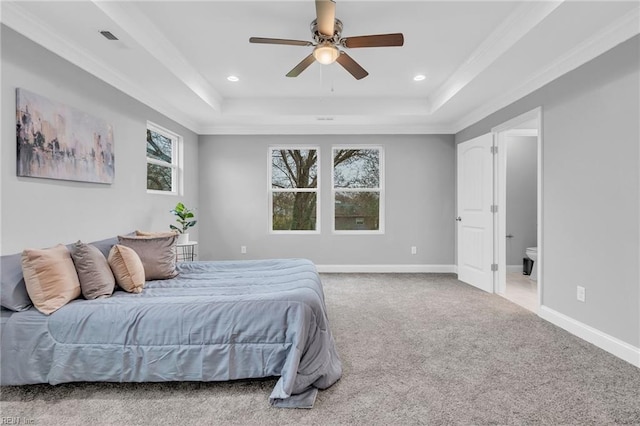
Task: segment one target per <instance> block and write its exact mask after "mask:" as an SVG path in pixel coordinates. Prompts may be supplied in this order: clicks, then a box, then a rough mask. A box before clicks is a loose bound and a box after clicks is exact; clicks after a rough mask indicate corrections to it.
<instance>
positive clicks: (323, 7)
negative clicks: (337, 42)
mask: <svg viewBox="0 0 640 426" xmlns="http://www.w3.org/2000/svg"><path fill="white" fill-rule="evenodd" d="M316 17H317V18H318V19H317V23H318V32H320V34H322V35H324V36H327V37H333V31H334V24H335V22H336V2H335V1H334V0H316Z"/></svg>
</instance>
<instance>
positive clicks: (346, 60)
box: [336, 52, 369, 80]
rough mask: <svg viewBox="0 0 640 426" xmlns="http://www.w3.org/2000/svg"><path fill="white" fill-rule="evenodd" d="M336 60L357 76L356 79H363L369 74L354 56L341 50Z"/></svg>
mask: <svg viewBox="0 0 640 426" xmlns="http://www.w3.org/2000/svg"><path fill="white" fill-rule="evenodd" d="M336 62H337V63H339V64H340V65H342V67H343V68H344V69H345V70H347V71H349V73H350V74H351V75H352V76H354V77H355V79H356V80H361V79H363V78H365V77H366V76H368V75H369V73H368V72H367V71H366V70H365V69H364V68H362V67H361V66H360V65H359V64H358V63H357V62H356V61H354V60H353V58H352V57H351V56H349V55H347V54H346V53H344V52H340V55H339V56H338V59H336Z"/></svg>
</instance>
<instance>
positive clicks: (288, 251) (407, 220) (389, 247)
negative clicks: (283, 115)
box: [199, 135, 455, 270]
mask: <svg viewBox="0 0 640 426" xmlns="http://www.w3.org/2000/svg"><path fill="white" fill-rule="evenodd" d="M283 144H284V145H286V144H295V145H300V144H311V145H316V146H319V147H320V167H321V170H320V173H321V176H320V188H321V189H320V190H321V198H320V209H321V219H320V222H321V231H322V232H321V234H320V235H277V234H270V233H269V229H268V228H269V225H268V223H269V222H268V219H269V212H268V198H267V197H268V192H267V190H266V189H267V182H268V181H267V167H268V164H269V163H268V158H269V157H268V154H269V150H268V147H269V146H270V145H283ZM333 144H374V145H382V146H383V147H384V150H385V154H384V155H385V180H386V188H385V189H386V192H385V193H386V207H385V216H386V223H385V233H384V235H359V236H354V235H335V234H332V232H331V209H330V206H331V191H330V189H331V174H330V173H331V146H332V145H333ZM454 154H455V150H454V141H453V135H430V136H424V135H422V136H413V135H390V136H386V135H385V136H381V135H373V136H367V135H363V136H335V135H313V136H201V137H200V148H199V160H200V206H199V207H200V215H201V218H202V222H201V223H202V226H201V228H200V230H201V235H203V237H202V238H200V254H201V258H202V259H249V258H268V257H306V258H309V259H311V260H313V261H314V262H315V263H316V264H320V265H447V266H448V267H449V269H450V270H451V265H452V264H453V232H454V224H455V222H454V221H453V218H454V214H453V204H454V186H453V185H454V184H453V182H454V162H455V158H454ZM241 245H245V246H247V254H246V255H241V254H240V246H241ZM411 246H416V247H417V249H418V253H417V254H416V255H412V254H411Z"/></svg>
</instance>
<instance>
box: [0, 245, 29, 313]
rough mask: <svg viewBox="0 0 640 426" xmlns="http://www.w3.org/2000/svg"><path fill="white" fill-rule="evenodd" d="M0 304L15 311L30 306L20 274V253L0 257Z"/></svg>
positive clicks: (24, 309) (23, 309)
mask: <svg viewBox="0 0 640 426" xmlns="http://www.w3.org/2000/svg"><path fill="white" fill-rule="evenodd" d="M0 304H1V305H2V307H4V308H7V309H11V310H12V311H16V312H19V311H26V310H27V309H29V308H30V307H31V299H30V298H29V294H28V293H27V286H26V285H25V283H24V277H23V276H22V253H17V254H12V255H8V256H2V257H0Z"/></svg>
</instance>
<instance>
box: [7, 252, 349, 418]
mask: <svg viewBox="0 0 640 426" xmlns="http://www.w3.org/2000/svg"><path fill="white" fill-rule="evenodd" d="M177 272H178V276H177V277H176V278H173V279H167V280H157V281H148V282H147V283H146V284H145V287H144V291H143V292H142V293H139V294H133V293H127V292H124V291H116V292H114V294H113V295H112V296H111V297H109V298H104V299H102V298H101V299H95V300H83V299H77V300H74V301H72V302H71V303H68V304H67V305H65V306H63V307H62V308H60V309H59V310H58V311H56V312H54V313H53V314H51V315H49V316H47V315H43V314H42V313H40V312H38V311H37V310H36V309H34V308H31V309H28V310H25V311H22V312H10V311H7V310H3V312H2V332H1V359H2V362H1V363H0V368H1V371H0V378H1V381H0V384H2V385H27V384H33V383H50V384H53V385H55V384H59V383H65V382H77V381H98V382H161V381H226V380H235V379H248V378H259V377H271V376H276V377H279V379H278V381H277V383H276V385H275V388H274V389H273V391H272V392H271V395H270V397H269V401H270V403H271V404H272V405H274V406H277V407H308V408H309V407H311V406H312V405H313V402H314V400H315V398H316V395H317V392H318V389H326V388H328V387H329V386H331V385H332V384H334V383H335V382H336V381H337V380H338V379H339V378H340V376H341V373H342V367H341V363H340V358H339V356H338V354H337V352H336V347H335V343H334V340H333V337H332V334H331V330H330V328H329V323H328V320H327V312H326V307H325V302H324V294H323V289H322V284H321V282H320V279H319V276H318V274H317V272H316V268H315V266H314V265H313V263H312V262H310V261H308V260H304V259H279V260H255V261H220V262H185V263H178V265H177Z"/></svg>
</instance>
